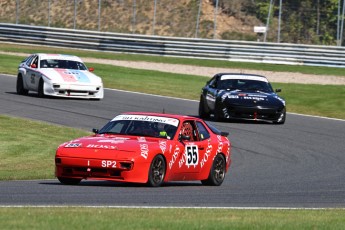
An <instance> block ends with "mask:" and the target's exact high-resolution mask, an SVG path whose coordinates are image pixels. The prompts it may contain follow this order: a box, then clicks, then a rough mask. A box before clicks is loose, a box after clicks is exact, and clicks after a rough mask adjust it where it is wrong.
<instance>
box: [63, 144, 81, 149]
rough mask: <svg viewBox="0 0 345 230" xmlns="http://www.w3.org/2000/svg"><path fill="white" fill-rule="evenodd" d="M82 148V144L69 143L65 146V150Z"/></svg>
mask: <svg viewBox="0 0 345 230" xmlns="http://www.w3.org/2000/svg"><path fill="white" fill-rule="evenodd" d="M78 147H81V143H68V144H66V145H65V148H78Z"/></svg>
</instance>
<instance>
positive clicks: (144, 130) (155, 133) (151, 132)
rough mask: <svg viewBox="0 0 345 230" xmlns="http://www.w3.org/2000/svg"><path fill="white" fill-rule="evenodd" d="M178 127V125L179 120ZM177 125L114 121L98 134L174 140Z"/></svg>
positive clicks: (155, 122) (154, 122)
mask: <svg viewBox="0 0 345 230" xmlns="http://www.w3.org/2000/svg"><path fill="white" fill-rule="evenodd" d="M176 121H177V125H178V120H177V119H176ZM177 125H175V124H169V123H167V122H157V121H154V120H153V121H144V120H115V119H114V120H112V121H110V122H109V123H108V124H106V125H105V126H104V127H103V128H102V129H101V130H100V131H99V132H98V134H118V135H132V136H146V137H157V138H163V139H173V138H174V136H175V133H176V130H177Z"/></svg>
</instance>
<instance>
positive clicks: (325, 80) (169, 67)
mask: <svg viewBox="0 0 345 230" xmlns="http://www.w3.org/2000/svg"><path fill="white" fill-rule="evenodd" d="M0 53H2V54H9V55H17V56H28V55H29V54H24V53H11V52H0ZM83 61H84V62H90V63H99V64H108V65H114V66H123V67H129V68H136V69H146V70H157V71H162V72H170V73H180V74H190V75H197V76H207V77H212V76H214V75H215V74H216V73H226V72H231V73H248V74H259V75H263V76H266V77H267V78H268V80H269V81H271V82H280V83H300V84H321V85H345V77H339V76H330V75H312V74H302V73H291V72H274V71H262V70H245V69H232V68H215V67H202V66H192V65H182V64H181V65H180V64H166V63H155V62H144V61H119V60H109V59H98V58H83Z"/></svg>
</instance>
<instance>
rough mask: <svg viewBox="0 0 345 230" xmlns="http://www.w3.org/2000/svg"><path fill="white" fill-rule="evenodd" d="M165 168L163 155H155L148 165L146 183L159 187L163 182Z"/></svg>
mask: <svg viewBox="0 0 345 230" xmlns="http://www.w3.org/2000/svg"><path fill="white" fill-rule="evenodd" d="M165 170H166V167H165V160H164V158H163V156H162V155H157V156H155V158H153V160H152V162H151V165H150V170H149V179H148V182H147V184H148V185H149V186H151V187H159V186H160V185H161V184H162V183H163V180H164V176H165Z"/></svg>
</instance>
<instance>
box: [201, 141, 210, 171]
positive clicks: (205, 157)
mask: <svg viewBox="0 0 345 230" xmlns="http://www.w3.org/2000/svg"><path fill="white" fill-rule="evenodd" d="M212 148H213V147H212V145H211V143H208V146H207V149H206V152H205V155H204V157H203V158H202V159H201V161H200V167H201V168H202V167H204V165H205V163H206V162H207V161H208V159H209V158H210V156H211V152H212Z"/></svg>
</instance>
